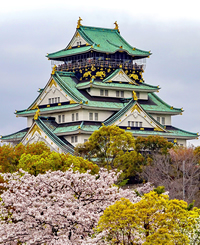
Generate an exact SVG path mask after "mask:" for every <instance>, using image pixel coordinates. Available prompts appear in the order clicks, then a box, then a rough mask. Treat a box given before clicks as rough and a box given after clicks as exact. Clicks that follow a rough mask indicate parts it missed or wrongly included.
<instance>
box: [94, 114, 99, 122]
mask: <svg viewBox="0 0 200 245" xmlns="http://www.w3.org/2000/svg"><path fill="white" fill-rule="evenodd" d="M94 120H95V121H98V113H95V114H94Z"/></svg>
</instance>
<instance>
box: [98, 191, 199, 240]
mask: <svg viewBox="0 0 200 245" xmlns="http://www.w3.org/2000/svg"><path fill="white" fill-rule="evenodd" d="M199 213H200V210H199V209H197V208H194V209H193V210H192V211H188V209H187V203H186V202H184V201H179V200H169V197H168V195H166V194H160V195H159V194H157V193H156V192H155V191H151V192H150V193H147V194H144V196H143V197H142V199H141V200H140V201H139V202H137V203H132V202H131V201H130V200H128V199H125V198H122V199H121V200H120V201H116V202H115V204H114V205H111V206H109V207H108V208H106V210H105V211H104V213H103V215H102V216H101V217H100V220H99V223H98V229H97V231H98V232H100V234H101V233H102V236H101V237H100V234H99V235H98V238H99V243H98V244H123V245H126V244H127V245H128V244H144V245H150V244H158V245H160V244H180V245H183V244H189V238H188V234H189V233H192V232H193V228H194V225H195V224H196V218H197V217H198V216H199ZM103 241H104V243H103Z"/></svg>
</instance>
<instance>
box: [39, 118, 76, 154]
mask: <svg viewBox="0 0 200 245" xmlns="http://www.w3.org/2000/svg"><path fill="white" fill-rule="evenodd" d="M35 122H36V124H38V126H40V127H42V130H43V131H45V133H47V135H48V136H49V137H50V138H51V139H52V140H53V141H54V143H56V145H59V147H60V148H61V149H62V150H63V151H65V152H66V149H67V150H68V152H69V153H71V154H73V153H74V150H73V148H72V147H70V146H69V145H66V144H65V143H64V142H63V141H62V140H61V139H60V138H59V137H58V136H57V135H56V134H54V133H53V132H52V131H51V130H50V129H49V128H48V127H47V126H46V125H45V123H44V122H43V121H42V119H40V117H39V118H38V120H36V121H35Z"/></svg>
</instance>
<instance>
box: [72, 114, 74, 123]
mask: <svg viewBox="0 0 200 245" xmlns="http://www.w3.org/2000/svg"><path fill="white" fill-rule="evenodd" d="M72 122H74V113H72Z"/></svg>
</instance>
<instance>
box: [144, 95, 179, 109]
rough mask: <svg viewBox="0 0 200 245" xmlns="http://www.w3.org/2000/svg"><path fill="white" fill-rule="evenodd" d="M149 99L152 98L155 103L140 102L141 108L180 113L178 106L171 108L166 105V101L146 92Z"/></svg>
mask: <svg viewBox="0 0 200 245" xmlns="http://www.w3.org/2000/svg"><path fill="white" fill-rule="evenodd" d="M148 96H149V99H150V100H152V101H153V102H154V103H155V105H151V104H145V105H144V104H141V106H142V108H143V109H144V110H146V111H148V112H154V111H157V112H169V113H171V114H180V113H181V112H182V109H180V108H173V107H172V106H170V105H168V104H167V103H166V102H164V101H163V100H161V99H160V98H159V97H158V96H157V95H156V94H154V93H148Z"/></svg>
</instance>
